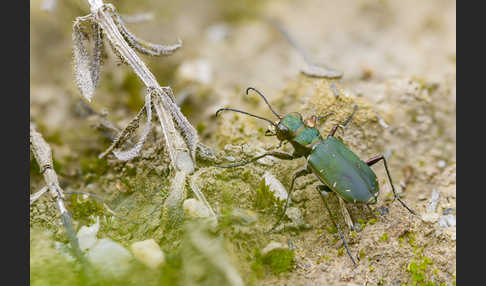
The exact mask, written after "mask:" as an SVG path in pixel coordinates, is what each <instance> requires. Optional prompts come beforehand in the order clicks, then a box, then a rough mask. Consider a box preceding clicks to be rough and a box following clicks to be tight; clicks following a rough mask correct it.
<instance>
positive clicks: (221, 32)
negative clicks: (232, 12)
mask: <svg viewBox="0 0 486 286" xmlns="http://www.w3.org/2000/svg"><path fill="white" fill-rule="evenodd" d="M230 32H231V29H230V27H229V26H228V25H226V24H215V25H211V26H210V27H209V28H208V29H207V30H206V37H207V38H208V39H209V40H211V41H213V42H221V41H222V40H224V39H226V38H227V37H228V36H229V34H230Z"/></svg>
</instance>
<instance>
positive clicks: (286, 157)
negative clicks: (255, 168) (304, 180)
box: [218, 151, 297, 168]
mask: <svg viewBox="0 0 486 286" xmlns="http://www.w3.org/2000/svg"><path fill="white" fill-rule="evenodd" d="M266 156H273V157H277V158H279V159H282V160H293V159H296V158H297V156H294V155H292V154H290V153H287V152H282V151H268V152H266V153H264V154H262V155H260V156H256V157H253V158H251V159H250V160H248V161H246V162H240V163H235V164H229V165H223V166H218V167H220V168H234V167H240V166H244V165H247V164H250V163H253V162H255V161H257V160H258V159H261V158H263V157H266Z"/></svg>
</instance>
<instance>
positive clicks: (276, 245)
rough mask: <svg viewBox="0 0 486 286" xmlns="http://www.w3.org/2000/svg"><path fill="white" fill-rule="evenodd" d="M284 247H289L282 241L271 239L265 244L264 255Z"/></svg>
mask: <svg viewBox="0 0 486 286" xmlns="http://www.w3.org/2000/svg"><path fill="white" fill-rule="evenodd" d="M284 249H288V247H286V246H285V245H283V244H281V243H280V242H276V241H271V242H270V243H269V244H268V245H267V246H265V248H263V250H262V255H267V254H269V253H270V252H272V251H274V250H284Z"/></svg>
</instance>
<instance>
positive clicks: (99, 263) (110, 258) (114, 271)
mask: <svg viewBox="0 0 486 286" xmlns="http://www.w3.org/2000/svg"><path fill="white" fill-rule="evenodd" d="M87 258H88V260H89V261H90V262H91V263H92V264H93V265H94V266H95V267H96V268H98V269H99V270H100V272H101V273H102V274H104V275H107V276H111V277H120V276H122V275H124V274H125V273H127V271H128V270H130V267H131V264H130V263H131V260H132V259H133V257H132V254H131V253H130V251H128V250H127V249H125V247H123V246H122V245H121V244H119V243H117V242H114V241H113V240H111V239H109V238H103V239H100V240H98V242H97V243H96V244H95V245H94V246H93V247H92V248H91V249H90V250H89V251H88V255H87Z"/></svg>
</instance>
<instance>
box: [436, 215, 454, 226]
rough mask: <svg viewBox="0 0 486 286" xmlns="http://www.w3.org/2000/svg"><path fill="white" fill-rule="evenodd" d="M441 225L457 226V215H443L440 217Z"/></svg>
mask: <svg viewBox="0 0 486 286" xmlns="http://www.w3.org/2000/svg"><path fill="white" fill-rule="evenodd" d="M439 225H440V226H441V227H449V226H456V216H455V215H453V214H448V215H443V216H441V217H440V218H439Z"/></svg>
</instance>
